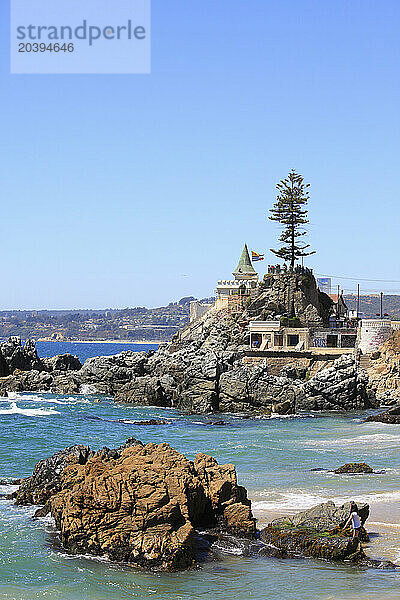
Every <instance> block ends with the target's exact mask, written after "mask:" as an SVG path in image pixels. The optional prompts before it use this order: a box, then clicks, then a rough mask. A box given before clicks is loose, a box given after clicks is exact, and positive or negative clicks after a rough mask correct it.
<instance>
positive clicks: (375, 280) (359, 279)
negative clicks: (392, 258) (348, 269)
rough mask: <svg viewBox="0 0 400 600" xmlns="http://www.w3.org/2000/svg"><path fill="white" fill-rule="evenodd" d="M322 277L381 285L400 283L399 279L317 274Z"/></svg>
mask: <svg viewBox="0 0 400 600" xmlns="http://www.w3.org/2000/svg"><path fill="white" fill-rule="evenodd" d="M315 274H316V275H319V276H320V277H332V279H349V280H350V281H372V282H375V283H376V282H381V283H400V280H399V279H363V278H362V277H345V276H344V275H326V274H325V273H315Z"/></svg>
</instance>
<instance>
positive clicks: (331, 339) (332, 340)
mask: <svg viewBox="0 0 400 600" xmlns="http://www.w3.org/2000/svg"><path fill="white" fill-rule="evenodd" d="M326 345H327V347H328V348H337V347H338V336H337V335H328V336H326Z"/></svg>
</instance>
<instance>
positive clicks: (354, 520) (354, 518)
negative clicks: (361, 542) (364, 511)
mask: <svg viewBox="0 0 400 600" xmlns="http://www.w3.org/2000/svg"><path fill="white" fill-rule="evenodd" d="M350 523H351V526H352V528H353V537H359V535H360V530H361V527H362V525H361V519H360V517H359V515H358V512H357V511H356V510H355V511H354V512H352V513H351V515H350V517H349V518H348V520H347V522H346V525H345V526H344V528H343V529H347V527H348V526H349V525H350Z"/></svg>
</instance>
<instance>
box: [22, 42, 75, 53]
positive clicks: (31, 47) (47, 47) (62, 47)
mask: <svg viewBox="0 0 400 600" xmlns="http://www.w3.org/2000/svg"><path fill="white" fill-rule="evenodd" d="M74 50H75V48H74V44H72V43H69V44H57V43H56V44H45V43H44V42H42V43H41V44H37V43H34V44H30V43H29V42H28V43H25V42H24V43H22V42H21V43H20V44H18V52H74Z"/></svg>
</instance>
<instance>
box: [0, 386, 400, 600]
mask: <svg viewBox="0 0 400 600" xmlns="http://www.w3.org/2000/svg"><path fill="white" fill-rule="evenodd" d="M99 399H100V400H101V402H99V403H95V402H93V397H90V396H84V395H65V396H61V395H52V394H36V393H24V394H17V393H14V394H10V396H9V397H8V398H1V399H0V479H4V478H16V477H20V476H27V475H29V474H31V472H32V470H33V467H34V465H35V464H36V462H37V461H38V460H40V459H41V458H44V457H46V456H49V455H50V454H52V453H53V452H55V451H56V450H58V449H60V448H64V447H65V446H68V445H71V444H74V443H84V444H89V445H90V446H91V447H92V448H94V449H97V448H99V447H102V446H103V445H107V446H109V447H116V446H119V445H120V444H121V443H122V442H124V441H125V440H126V439H127V438H128V437H130V436H134V437H136V438H139V439H141V440H142V441H143V442H150V441H152V442H165V441H166V442H169V443H170V444H171V445H172V446H174V447H175V448H176V449H177V450H179V451H181V452H183V453H184V454H185V455H186V456H188V457H189V458H193V457H194V456H195V454H196V453H197V452H199V451H202V452H207V453H210V454H212V455H213V456H215V457H216V458H217V460H218V461H219V462H221V463H225V462H233V463H234V464H235V465H236V468H237V472H238V479H239V482H240V483H241V484H243V485H245V486H246V487H247V489H248V491H249V495H250V498H251V499H252V503H253V510H254V513H255V515H256V517H257V518H258V520H259V525H260V526H261V525H262V524H264V523H266V522H268V521H269V520H270V519H271V518H273V517H274V516H276V515H278V514H287V513H292V512H295V511H296V510H300V509H302V508H307V507H310V506H312V505H314V504H316V503H318V502H322V501H326V500H328V499H333V500H335V501H337V502H342V501H345V500H348V499H354V500H358V501H368V502H369V503H370V505H371V510H372V514H371V517H370V520H369V522H368V530H369V531H370V532H372V536H371V544H370V546H369V548H368V554H369V555H370V556H373V557H375V558H378V557H380V558H389V559H392V560H398V561H399V562H400V518H399V517H400V509H399V507H400V485H399V473H400V453H399V444H400V427H396V426H394V425H384V424H379V423H362V417H363V416H364V415H363V414H361V413H360V414H351V415H342V414H326V415H316V414H314V415H308V416H307V415H304V416H301V417H295V418H273V419H243V418H242V416H241V415H233V414H229V415H219V416H216V417H214V416H213V417H212V418H211V419H210V417H204V416H198V415H191V416H188V415H185V414H183V413H180V412H179V411H176V410H174V409H157V408H139V407H133V406H130V405H124V404H118V403H115V402H113V400H112V399H111V398H105V397H99ZM150 417H157V418H160V417H162V418H164V419H166V420H167V424H166V425H159V426H144V425H136V424H134V423H133V422H134V421H140V420H145V419H148V418H150ZM219 419H223V420H224V421H225V423H226V424H225V425H223V426H212V425H209V424H208V422H209V421H210V420H219ZM348 461H366V462H368V463H369V464H370V465H371V466H373V467H374V468H375V469H377V470H384V471H385V473H383V474H380V475H366V476H345V475H342V476H338V475H334V474H332V473H329V472H328V471H311V469H315V468H326V469H332V468H335V467H337V466H340V465H341V464H343V463H345V462H348ZM10 489H12V488H10V486H3V487H1V488H0V493H1V492H3V493H4V492H9V491H10ZM34 510H35V509H34V508H30V507H28V508H27V507H15V506H13V505H12V503H11V502H10V501H8V500H5V499H4V498H3V499H0V599H2V600H36V599H42V598H43V599H46V600H56V599H57V600H121V599H125V598H137V599H140V600H150V599H156V600H167V599H171V598H176V599H178V600H179V599H182V600H189V599H190V600H192V599H193V600H194V599H196V600H197V599H202V598H204V599H207V600H212V599H217V600H247V599H253V598H254V599H255V598H257V599H261V600H277V599H278V600H280V599H282V600H283V599H285V600H314V599H316V600H333V599H335V600H338V599H340V600H341V599H343V600H352V599H357V600H378V599H379V600H381V599H383V598H384V599H385V600H390V599H395V598H396V599H399V598H400V571H399V572H397V571H394V572H392V571H390V572H387V571H378V570H374V569H360V568H357V567H352V566H349V565H346V564H333V563H329V562H324V561H317V560H312V559H298V560H280V559H256V558H243V557H240V556H234V555H226V556H225V557H224V559H223V560H221V561H218V562H209V563H206V564H203V565H201V566H200V567H199V568H196V569H193V570H190V571H186V572H183V573H173V574H152V573H143V572H139V571H136V570H135V569H133V568H128V567H126V566H121V565H115V564H114V565H113V564H110V563H108V562H107V561H104V560H99V559H92V558H89V557H84V556H81V557H76V556H70V555H68V554H67V553H66V552H65V551H63V550H60V548H59V547H58V545H57V536H56V532H55V531H54V528H53V525H52V522H51V519H49V518H46V519H39V520H33V519H32V514H33V512H34Z"/></svg>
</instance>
